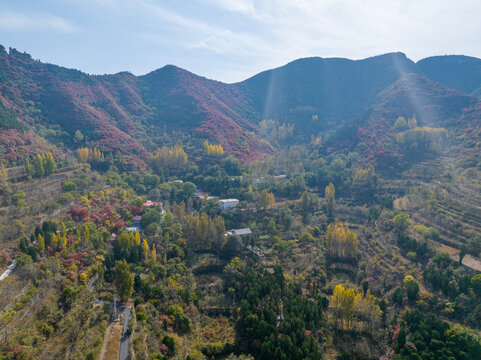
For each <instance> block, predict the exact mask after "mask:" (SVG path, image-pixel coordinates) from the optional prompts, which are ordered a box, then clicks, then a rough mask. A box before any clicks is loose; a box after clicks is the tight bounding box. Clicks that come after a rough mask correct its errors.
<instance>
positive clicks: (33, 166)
mask: <svg viewBox="0 0 481 360" xmlns="http://www.w3.org/2000/svg"><path fill="white" fill-rule="evenodd" d="M24 166H25V174H26V175H27V178H29V179H30V178H32V177H35V178H40V177H43V176H49V175H52V174H53V173H54V172H55V169H56V168H57V164H56V162H55V159H54V158H53V155H52V153H50V152H48V153H46V154H37V155H35V156H34V157H33V159H32V163H30V160H29V159H28V157H27V158H25V164H24Z"/></svg>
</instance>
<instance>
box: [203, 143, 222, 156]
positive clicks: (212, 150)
mask: <svg viewBox="0 0 481 360" xmlns="http://www.w3.org/2000/svg"><path fill="white" fill-rule="evenodd" d="M204 152H205V153H206V154H208V155H223V154H224V149H223V148H222V145H213V144H209V141H207V140H206V141H204Z"/></svg>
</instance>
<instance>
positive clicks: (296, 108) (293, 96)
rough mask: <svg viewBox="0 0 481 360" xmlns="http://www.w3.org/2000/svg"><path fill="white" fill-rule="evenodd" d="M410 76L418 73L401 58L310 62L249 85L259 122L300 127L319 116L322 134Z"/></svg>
mask: <svg viewBox="0 0 481 360" xmlns="http://www.w3.org/2000/svg"><path fill="white" fill-rule="evenodd" d="M406 73H419V70H418V69H417V67H416V65H415V64H414V63H413V62H412V61H411V60H409V59H408V58H407V57H406V55H404V54H402V53H391V54H385V55H380V56H376V57H372V58H368V59H364V60H357V61H354V60H348V59H341V58H329V59H323V58H307V59H299V60H296V61H293V62H291V63H289V64H287V65H285V66H283V67H280V68H277V69H273V70H268V71H265V72H262V73H260V74H258V75H256V76H254V77H252V78H250V79H247V80H246V81H244V82H242V83H241V84H242V85H245V86H246V88H247V89H248V91H249V94H250V96H251V101H252V104H253V106H254V108H255V109H256V111H257V113H258V114H259V116H258V119H261V120H262V119H267V118H274V119H279V120H280V121H289V122H294V123H295V124H296V126H298V127H301V128H302V127H308V129H307V130H309V131H311V127H312V124H311V123H309V122H308V121H307V120H309V119H310V118H311V116H312V115H318V117H319V118H320V119H321V120H322V121H321V122H320V123H319V124H318V126H319V128H320V129H322V128H324V129H325V128H327V127H333V126H334V127H335V126H336V124H339V123H343V122H346V121H347V120H350V119H352V118H354V117H355V116H356V115H358V114H359V113H360V112H362V111H363V110H365V109H366V108H368V107H369V106H371V105H373V104H374V102H375V100H376V95H377V93H378V92H379V91H381V90H382V89H384V88H386V87H387V86H388V85H390V84H392V83H393V82H395V81H396V80H398V79H399V78H400V77H402V76H403V75H404V74H406Z"/></svg>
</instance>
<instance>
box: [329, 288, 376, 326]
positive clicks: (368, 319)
mask: <svg viewBox="0 0 481 360" xmlns="http://www.w3.org/2000/svg"><path fill="white" fill-rule="evenodd" d="M330 304H331V305H332V309H333V312H334V315H335V317H336V320H337V324H338V326H340V327H341V328H344V327H346V328H347V329H348V330H359V331H363V330H366V329H369V330H370V329H373V328H375V325H376V324H377V323H378V322H379V319H380V317H381V315H382V311H381V309H380V308H379V306H378V305H377V304H376V298H375V297H374V296H373V295H372V294H371V292H370V291H369V290H367V291H366V292H365V293H362V292H358V291H357V290H354V289H350V288H347V289H345V288H344V286H342V285H337V286H336V287H335V288H334V291H333V295H332V297H331V301H330ZM339 320H340V322H339Z"/></svg>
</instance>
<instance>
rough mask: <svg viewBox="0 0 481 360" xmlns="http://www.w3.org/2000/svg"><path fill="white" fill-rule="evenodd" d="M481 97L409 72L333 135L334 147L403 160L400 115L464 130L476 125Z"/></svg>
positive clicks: (390, 161) (386, 162) (380, 161)
mask: <svg viewBox="0 0 481 360" xmlns="http://www.w3.org/2000/svg"><path fill="white" fill-rule="evenodd" d="M477 107H479V101H478V99H476V98H475V97H473V96H470V95H466V94H462V93H460V92H458V91H455V90H452V89H450V88H448V87H445V86H443V85H441V84H439V83H437V82H434V81H431V80H429V79H428V78H426V77H424V76H422V75H418V74H407V75H405V76H403V77H402V78H401V79H399V80H398V81H396V82H395V83H394V84H392V85H391V86H389V87H387V88H386V89H385V90H383V91H382V92H380V93H379V96H378V100H377V104H376V105H375V106H373V107H372V108H371V109H370V110H369V111H367V112H366V113H364V114H363V115H362V116H361V117H359V118H358V119H356V120H355V121H353V122H352V123H350V124H348V125H346V126H344V127H343V128H342V129H340V130H339V131H338V132H337V133H336V134H335V135H334V136H332V137H331V138H330V139H329V140H328V142H327V144H326V146H327V147H328V149H329V150H330V151H354V150H357V151H360V152H361V153H362V154H363V155H364V156H365V157H366V159H367V160H369V161H373V162H375V163H376V164H377V165H379V166H390V165H395V164H397V163H398V161H400V160H403V158H402V155H401V154H400V152H399V149H398V146H397V143H396V135H397V133H399V131H397V130H396V129H395V127H394V124H395V121H396V119H397V118H398V117H399V116H403V117H405V118H406V119H407V118H409V117H412V116H413V115H414V116H416V118H417V122H418V125H419V126H428V127H433V128H446V129H448V130H453V129H456V130H461V129H464V128H468V127H470V126H472V124H473V123H474V121H475V118H476V116H475V114H476V113H475V112H474V109H476V108H477Z"/></svg>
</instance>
